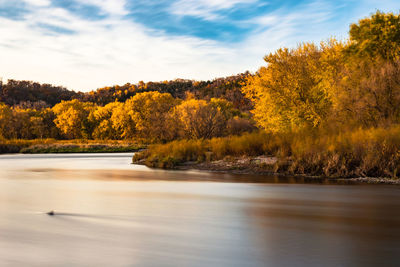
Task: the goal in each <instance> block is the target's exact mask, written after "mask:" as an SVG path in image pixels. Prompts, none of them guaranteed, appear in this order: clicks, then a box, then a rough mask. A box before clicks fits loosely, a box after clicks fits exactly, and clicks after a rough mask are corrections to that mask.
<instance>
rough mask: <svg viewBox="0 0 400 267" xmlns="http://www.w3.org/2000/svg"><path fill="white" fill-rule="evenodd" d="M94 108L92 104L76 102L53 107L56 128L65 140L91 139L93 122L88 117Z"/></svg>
mask: <svg viewBox="0 0 400 267" xmlns="http://www.w3.org/2000/svg"><path fill="white" fill-rule="evenodd" d="M94 108H95V105H94V104H93V103H88V102H86V103H85V102H80V101H78V100H76V99H75V100H71V101H62V102H61V103H59V104H57V105H55V106H54V107H53V109H52V110H53V112H54V114H55V115H56V119H55V120H54V122H55V124H56V126H57V128H59V129H60V131H61V133H62V134H63V135H64V136H65V137H66V138H91V135H92V132H93V128H94V125H93V122H91V121H90V120H89V119H88V117H89V114H90V113H91V111H92V110H93V109H94Z"/></svg>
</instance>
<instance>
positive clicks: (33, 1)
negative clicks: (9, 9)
mask: <svg viewBox="0 0 400 267" xmlns="http://www.w3.org/2000/svg"><path fill="white" fill-rule="evenodd" d="M23 1H24V2H25V3H27V4H29V5H33V6H49V5H50V4H51V1H50V0H23Z"/></svg>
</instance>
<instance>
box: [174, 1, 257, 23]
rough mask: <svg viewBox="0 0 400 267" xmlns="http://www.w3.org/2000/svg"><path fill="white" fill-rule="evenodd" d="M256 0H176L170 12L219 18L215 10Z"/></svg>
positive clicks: (211, 18) (212, 18)
mask: <svg viewBox="0 0 400 267" xmlns="http://www.w3.org/2000/svg"><path fill="white" fill-rule="evenodd" d="M255 2H257V0H178V1H176V2H174V3H173V4H172V5H171V8H170V12H171V13H172V14H175V15H179V16H194V17H199V18H202V19H206V20H216V19H219V18H221V16H220V15H219V14H217V12H216V11H220V10H224V9H229V8H232V7H234V6H236V5H238V4H250V3H255Z"/></svg>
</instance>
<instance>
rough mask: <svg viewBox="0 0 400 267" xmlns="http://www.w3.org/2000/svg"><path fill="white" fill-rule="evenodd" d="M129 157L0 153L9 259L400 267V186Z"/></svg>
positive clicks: (0, 223) (1, 223)
mask: <svg viewBox="0 0 400 267" xmlns="http://www.w3.org/2000/svg"><path fill="white" fill-rule="evenodd" d="M131 156H132V154H130V153H118V154H43V155H0V214H1V216H0V266H399V265H400V187H399V186H387V185H335V184H304V183H293V182H294V181H295V180H293V179H289V180H284V181H283V182H282V180H278V179H277V178H276V177H270V178H265V177H260V176H258V177H251V176H246V175H228V174H219V173H208V172H199V171H164V170H152V169H148V168H147V167H144V166H138V165H132V164H130V162H131ZM238 181H240V182H238ZM51 210H54V211H55V213H56V215H55V216H49V215H47V214H46V212H49V211H51Z"/></svg>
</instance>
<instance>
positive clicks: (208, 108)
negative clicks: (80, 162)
mask: <svg viewBox="0 0 400 267" xmlns="http://www.w3.org/2000/svg"><path fill="white" fill-rule="evenodd" d="M253 129H255V126H254V123H253V121H252V120H251V118H250V117H249V114H248V113H244V112H241V111H239V110H238V109H236V108H235V107H234V105H233V104H232V102H229V101H227V100H225V99H222V98H211V99H210V100H209V101H207V100H202V99H200V100H199V99H195V98H193V96H190V95H189V96H188V97H187V98H186V99H185V100H182V99H179V98H174V97H173V96H172V95H171V94H169V93H159V92H144V93H137V94H136V95H135V96H133V97H131V98H129V99H128V100H127V101H125V102H124V103H122V102H117V101H115V102H111V103H108V104H106V105H105V106H100V105H97V104H95V103H92V102H82V101H79V100H77V99H74V100H69V101H61V103H58V104H56V105H55V106H54V107H52V108H40V109H35V108H21V107H19V106H15V107H10V106H8V105H6V104H4V103H0V137H2V138H5V139H37V138H40V139H42V138H54V139H82V138H83V139H111V140H119V139H137V138H140V139H143V140H146V141H148V142H165V141H171V140H174V139H178V138H211V137H217V136H226V135H234V134H241V133H243V132H247V131H251V130H253Z"/></svg>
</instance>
